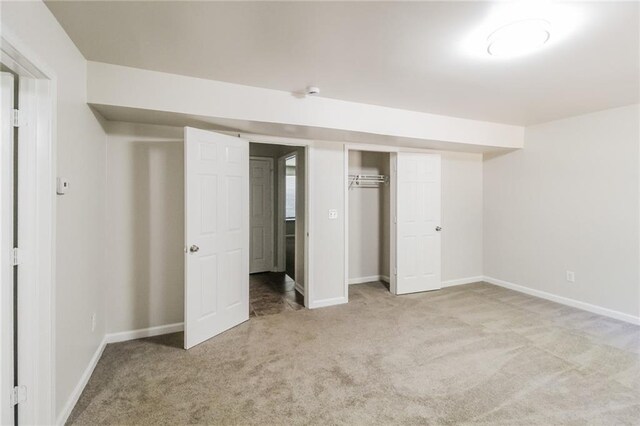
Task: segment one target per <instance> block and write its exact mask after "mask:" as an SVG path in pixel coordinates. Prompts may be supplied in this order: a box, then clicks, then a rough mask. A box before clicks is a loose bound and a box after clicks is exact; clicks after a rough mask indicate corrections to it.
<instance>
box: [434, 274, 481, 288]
mask: <svg viewBox="0 0 640 426" xmlns="http://www.w3.org/2000/svg"><path fill="white" fill-rule="evenodd" d="M483 280H484V277H483V276H482V275H479V276H477V277H467V278H458V279H455V280H448V281H442V283H441V284H440V286H441V287H442V288H445V287H453V286H456V285H464V284H471V283H477V282H480V281H483Z"/></svg>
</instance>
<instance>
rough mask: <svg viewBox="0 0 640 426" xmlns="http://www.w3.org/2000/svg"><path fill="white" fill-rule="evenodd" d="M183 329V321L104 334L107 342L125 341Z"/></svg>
mask: <svg viewBox="0 0 640 426" xmlns="http://www.w3.org/2000/svg"><path fill="white" fill-rule="evenodd" d="M183 330H184V323H181V322H176V323H174V324H167V325H159V326H156V327H148V328H140V329H138V330H130V331H121V332H119V333H109V334H107V335H106V336H105V339H106V341H107V343H118V342H126V341H127V340H134V339H142V338H144V337H153V336H160V335H162V334H169V333H177V332H179V331H183Z"/></svg>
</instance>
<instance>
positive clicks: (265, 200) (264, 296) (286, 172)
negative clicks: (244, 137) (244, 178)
mask: <svg viewBox="0 0 640 426" xmlns="http://www.w3.org/2000/svg"><path fill="white" fill-rule="evenodd" d="M249 152H250V156H251V157H250V162H251V167H250V178H249V179H250V191H249V193H250V200H249V204H250V211H251V216H250V242H251V245H250V259H251V267H250V273H251V276H250V280H249V315H250V316H252V317H253V316H264V315H272V314H275V313H281V312H287V311H294V310H299V309H302V308H303V307H304V250H305V246H304V238H300V239H298V238H296V236H297V234H298V233H304V210H305V199H304V197H305V192H304V181H305V170H304V164H305V161H304V155H305V150H304V148H302V147H294V146H287V145H274V144H261V143H250V144H249Z"/></svg>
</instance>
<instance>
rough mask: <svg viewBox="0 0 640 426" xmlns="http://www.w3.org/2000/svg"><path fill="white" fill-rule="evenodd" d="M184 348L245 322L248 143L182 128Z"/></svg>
mask: <svg viewBox="0 0 640 426" xmlns="http://www.w3.org/2000/svg"><path fill="white" fill-rule="evenodd" d="M184 145H185V228H186V229H185V309H184V316H185V322H184V347H185V349H188V348H191V347H193V346H195V345H197V344H199V343H201V342H203V341H205V340H207V339H209V338H211V337H213V336H215V335H217V334H219V333H222V332H223V331H225V330H228V329H229V328H231V327H234V326H236V325H238V324H240V323H242V322H244V321H246V320H248V319H249V142H248V141H246V140H243V139H240V138H236V137H232V136H227V135H221V134H218V133H214V132H209V131H204V130H199V129H194V128H190V127H185V132H184Z"/></svg>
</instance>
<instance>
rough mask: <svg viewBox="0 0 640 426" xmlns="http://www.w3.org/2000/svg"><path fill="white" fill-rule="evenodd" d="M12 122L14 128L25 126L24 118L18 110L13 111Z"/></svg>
mask: <svg viewBox="0 0 640 426" xmlns="http://www.w3.org/2000/svg"><path fill="white" fill-rule="evenodd" d="M11 122H12V124H13V127H21V126H24V124H25V123H24V116H23V114H22V113H21V112H20V110H18V109H13V110H11Z"/></svg>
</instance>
